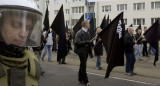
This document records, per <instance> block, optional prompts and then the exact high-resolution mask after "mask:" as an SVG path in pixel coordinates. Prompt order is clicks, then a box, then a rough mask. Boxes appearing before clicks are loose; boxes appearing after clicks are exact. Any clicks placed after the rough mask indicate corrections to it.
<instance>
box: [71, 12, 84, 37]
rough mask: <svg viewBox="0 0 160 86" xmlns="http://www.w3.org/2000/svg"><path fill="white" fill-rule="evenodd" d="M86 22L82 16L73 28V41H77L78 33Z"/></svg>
mask: <svg viewBox="0 0 160 86" xmlns="http://www.w3.org/2000/svg"><path fill="white" fill-rule="evenodd" d="M83 21H84V14H83V15H82V16H81V18H80V19H79V21H78V22H77V23H76V25H75V26H74V27H73V40H74V39H75V35H76V33H77V32H78V31H79V30H80V29H81V28H82V25H81V24H82V22H83Z"/></svg>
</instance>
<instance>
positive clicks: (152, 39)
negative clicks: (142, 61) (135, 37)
mask: <svg viewBox="0 0 160 86" xmlns="http://www.w3.org/2000/svg"><path fill="white" fill-rule="evenodd" d="M159 34H160V23H159V19H158V20H157V21H156V22H155V23H154V24H153V25H152V26H151V27H150V28H149V29H148V30H147V31H146V32H145V33H144V36H145V38H146V40H147V42H148V43H149V44H150V45H151V46H152V47H153V48H154V49H155V50H156V53H155V59H154V65H156V61H158V55H159V50H158V47H159V44H158V40H159V38H160V37H159Z"/></svg>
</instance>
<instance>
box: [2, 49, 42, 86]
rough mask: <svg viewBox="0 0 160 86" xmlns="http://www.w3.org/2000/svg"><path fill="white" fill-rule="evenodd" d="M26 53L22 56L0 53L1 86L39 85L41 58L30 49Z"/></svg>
mask: <svg viewBox="0 0 160 86" xmlns="http://www.w3.org/2000/svg"><path fill="white" fill-rule="evenodd" d="M24 53H25V54H24V56H23V57H22V58H13V57H5V56H2V55H0V86H39V79H40V73H41V67H40V63H39V60H38V59H37V57H36V55H35V54H33V53H32V52H30V51H29V50H24Z"/></svg>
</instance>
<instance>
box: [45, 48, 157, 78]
mask: <svg viewBox="0 0 160 86" xmlns="http://www.w3.org/2000/svg"><path fill="white" fill-rule="evenodd" d="M47 58H48V57H47V56H46V57H45V61H47ZM52 59H53V60H54V61H56V60H57V53H55V52H53V53H52ZM143 60H144V61H139V60H136V63H135V69H134V70H135V72H136V73H137V74H138V75H139V76H147V77H152V78H157V79H160V60H159V61H158V62H157V63H156V66H154V65H153V62H154V55H151V56H150V57H143ZM66 63H67V64H69V65H76V66H79V57H78V55H76V54H75V53H74V52H73V51H72V50H71V51H70V54H68V55H67V57H66ZM101 66H102V67H103V70H106V69H107V63H106V54H104V55H103V56H102V58H101ZM87 68H93V69H96V57H95V56H94V57H93V58H92V59H91V58H88V60H87ZM112 72H118V73H123V74H125V66H118V67H115V68H114V69H113V71H112Z"/></svg>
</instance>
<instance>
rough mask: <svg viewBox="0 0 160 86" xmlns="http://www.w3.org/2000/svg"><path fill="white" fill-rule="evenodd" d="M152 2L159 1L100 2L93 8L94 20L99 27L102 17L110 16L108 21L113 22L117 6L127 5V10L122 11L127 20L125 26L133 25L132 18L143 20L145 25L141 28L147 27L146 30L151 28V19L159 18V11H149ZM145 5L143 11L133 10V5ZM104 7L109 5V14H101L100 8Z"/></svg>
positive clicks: (127, 0)
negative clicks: (95, 19)
mask: <svg viewBox="0 0 160 86" xmlns="http://www.w3.org/2000/svg"><path fill="white" fill-rule="evenodd" d="M154 1H160V0H113V1H109V2H106V1H102V2H96V5H97V6H95V7H96V8H97V9H96V10H95V13H96V18H97V20H98V21H97V25H98V26H99V25H100V23H101V20H102V19H103V17H104V15H106V16H107V15H108V14H109V16H110V19H111V20H113V19H114V18H115V17H116V16H117V15H118V14H119V13H120V12H122V11H117V4H127V10H126V11H124V18H125V19H127V25H126V27H128V26H129V25H130V24H133V19H134V18H145V25H142V28H143V27H144V26H147V27H148V28H149V27H150V26H151V18H158V17H160V15H159V14H160V9H151V2H154ZM142 2H144V3H145V9H144V10H133V3H142ZM104 5H111V11H110V12H102V6H104ZM133 26H134V28H137V26H138V25H133Z"/></svg>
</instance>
